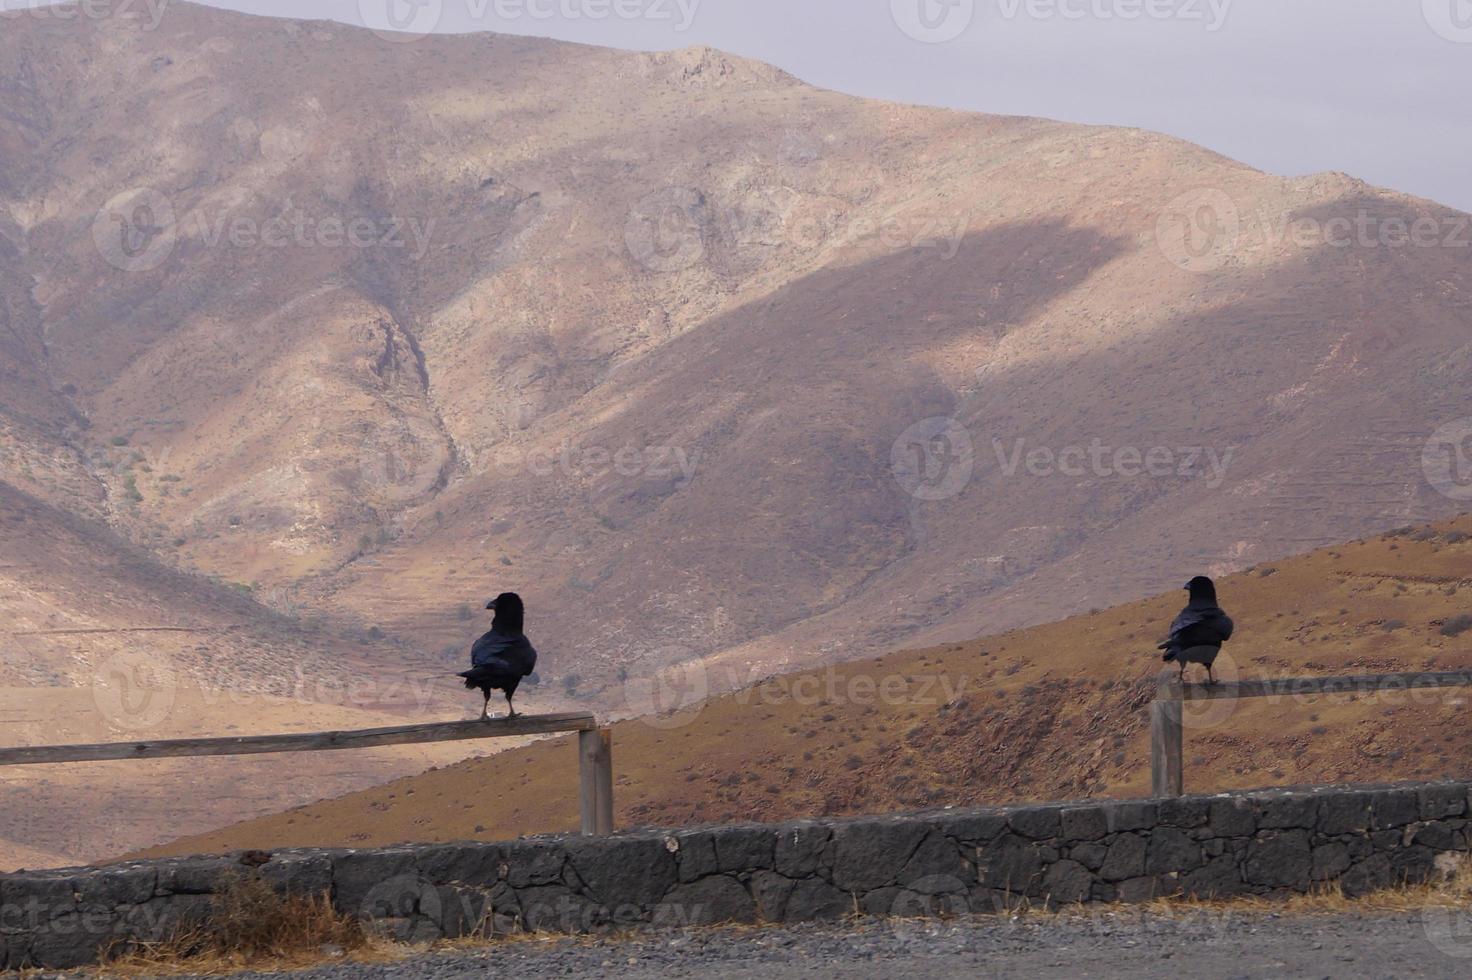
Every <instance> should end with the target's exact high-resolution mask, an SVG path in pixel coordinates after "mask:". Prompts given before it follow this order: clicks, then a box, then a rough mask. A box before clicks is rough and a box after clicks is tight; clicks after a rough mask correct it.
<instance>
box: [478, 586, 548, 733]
mask: <svg viewBox="0 0 1472 980" xmlns="http://www.w3.org/2000/svg"><path fill="white" fill-rule="evenodd" d="M486 608H487V609H492V610H495V613H496V616H495V618H494V619H492V620H491V631H490V632H489V633H487V634H486V635H485V636H482V637H481V638H480V639H478V640H476V641H475V646H473V647H471V648H470V663H471V669H470V670H467V671H465V672H464V673H463V674H460V675H459V676H460V677H463V678H465V686H466V688H468V689H470V690H475V689H476V688H480V692H481V693H482V694H484V695H485V697H486V703H485V705H484V707H482V708H481V712H480V717H481V720H483V721H484V720H485V719H486V718H488V717H490V708H491V692H492V691H504V692H505V693H506V709H507V711H508V712H509V713H508V714H507V716H506V717H508V718H515V717H516V708H515V707H514V706H513V705H512V703H511V698H512V696H513V695H515V694H516V689H517V687H519V686H520V685H521V681H522V678H524V677H527V676H528V675H530V674H531V672H532V671H533V670H535V669H536V667H537V651H536V650H535V649H533V648H532V645H531V643H530V642H528V640H527V638H526V636H525V635H524V634H523V633H522V630H523V624H524V621H525V618H526V609H525V607H524V606H522V604H521V596H519V595H517V594H516V593H514V592H503V593H502V594H501V595H498V596H497V597H496V598H494V599H492V600H491V601H490V602H488V603H486Z"/></svg>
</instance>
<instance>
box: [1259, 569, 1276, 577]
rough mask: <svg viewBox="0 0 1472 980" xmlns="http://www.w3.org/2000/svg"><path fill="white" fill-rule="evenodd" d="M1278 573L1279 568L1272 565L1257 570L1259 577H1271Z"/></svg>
mask: <svg viewBox="0 0 1472 980" xmlns="http://www.w3.org/2000/svg"><path fill="white" fill-rule="evenodd" d="M1277 574H1278V570H1277V569H1276V568H1272V567H1268V568H1259V569H1258V570H1257V576H1258V578H1269V577H1271V576H1273V575H1277Z"/></svg>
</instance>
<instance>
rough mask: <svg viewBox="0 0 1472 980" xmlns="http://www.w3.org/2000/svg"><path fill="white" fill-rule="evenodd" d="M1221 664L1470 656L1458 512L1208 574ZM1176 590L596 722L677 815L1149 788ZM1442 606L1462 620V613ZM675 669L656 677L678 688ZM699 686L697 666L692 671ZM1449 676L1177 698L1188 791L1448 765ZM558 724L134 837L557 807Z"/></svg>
mask: <svg viewBox="0 0 1472 980" xmlns="http://www.w3.org/2000/svg"><path fill="white" fill-rule="evenodd" d="M1219 587H1220V594H1221V597H1222V602H1223V604H1224V605H1225V606H1226V607H1227V608H1228V610H1229V612H1231V613H1232V614H1233V616H1234V617H1235V619H1236V621H1237V624H1238V631H1237V636H1236V637H1235V638H1234V639H1233V641H1232V643H1231V644H1230V646H1229V648H1228V651H1227V653H1224V655H1223V657H1222V659H1221V660H1220V661H1219V662H1218V670H1219V672H1220V676H1226V677H1241V678H1246V677H1262V676H1267V677H1283V676H1291V677H1297V676H1311V675H1327V674H1342V673H1371V672H1387V671H1397V670H1420V669H1426V668H1439V669H1468V668H1472V598H1469V596H1472V593H1469V589H1472V518H1468V517H1463V518H1460V519H1458V520H1456V521H1454V522H1452V523H1450V524H1446V525H1441V526H1439V527H1436V528H1433V529H1425V530H1419V531H1405V532H1398V533H1395V534H1391V535H1386V536H1382V537H1379V538H1374V539H1371V540H1366V541H1362V542H1358V543H1354V544H1349V545H1345V546H1343V547H1338V548H1332V549H1328V550H1323V551H1318V552H1314V553H1312V554H1309V555H1305V556H1302V557H1299V558H1293V559H1289V560H1288V561H1285V562H1281V563H1275V564H1273V565H1264V566H1260V567H1258V568H1255V569H1253V570H1251V571H1249V572H1245V573H1242V574H1239V575H1233V576H1231V577H1230V578H1227V579H1225V580H1223V581H1221V582H1219ZM1183 597H1184V594H1183V593H1178V592H1172V593H1169V594H1166V595H1163V596H1160V597H1158V598H1155V599H1150V600H1147V601H1144V602H1137V603H1132V604H1129V605H1126V606H1120V607H1117V608H1114V609H1108V610H1104V611H1101V612H1097V613H1091V614H1088V615H1085V616H1081V617H1077V618H1074V619H1069V620H1066V621H1063V622H1059V623H1054V624H1050V625H1047V626H1040V627H1035V628H1032V629H1028V630H1022V631H1017V632H1011V633H1006V634H1003V635H1000V636H992V637H987V638H985V639H982V640H974V641H971V642H967V643H962V644H956V645H948V646H944V647H937V648H934V649H930V650H922V651H917V652H912V653H897V654H892V655H889V656H886V657H883V658H880V659H878V660H873V661H865V662H859V663H849V664H846V665H843V666H839V667H835V668H832V669H831V670H828V671H826V672H819V673H816V674H812V673H810V674H795V675H788V676H784V677H780V678H776V679H773V680H769V681H767V682H765V683H763V684H760V685H757V686H755V687H753V688H750V689H747V690H744V691H741V692H738V693H736V694H734V695H728V696H726V697H722V698H719V699H716V700H713V701H711V702H709V703H695V702H680V701H679V700H678V697H677V699H676V703H674V704H673V705H671V706H672V707H674V708H678V709H682V710H676V711H672V712H670V713H667V714H665V715H662V716H657V717H651V718H644V719H632V720H629V721H624V722H621V723H620V724H618V725H616V726H615V730H614V759H615V783H616V801H617V807H618V813H617V816H618V820H619V822H620V823H621V824H622V825H624V826H628V825H631V824H643V825H656V826H678V825H682V824H687V823H696V822H704V821H729V820H748V819H753V818H755V819H762V820H778V819H786V818H793V817H800V816H811V815H815V814H845V813H860V812H869V813H873V812H885V811H890V810H899V809H913V808H923V807H933V806H939V805H964V804H968V803H995V802H1004V801H1020V800H1029V799H1032V800H1037V799H1067V798H1080V797H1087V796H1132V795H1144V794H1146V793H1148V791H1149V769H1150V766H1149V733H1148V728H1147V722H1146V718H1145V705H1146V704H1147V703H1148V701H1149V700H1150V699H1151V698H1152V697H1153V691H1154V685H1153V679H1154V677H1155V676H1156V675H1157V674H1158V672H1159V669H1160V668H1161V667H1162V665H1161V664H1160V661H1159V660H1158V659H1157V657H1158V654H1157V653H1155V652H1154V645H1155V642H1156V640H1157V637H1158V635H1159V634H1161V633H1162V632H1163V631H1164V629H1165V626H1166V624H1168V623H1169V621H1170V618H1171V617H1172V616H1173V615H1174V614H1175V612H1176V610H1177V609H1179V608H1180V606H1181V604H1182V602H1183ZM1457 617H1462V618H1463V620H1465V622H1464V624H1463V626H1464V627H1467V628H1465V629H1464V630H1463V631H1462V632H1457V630H1458V626H1457V625H1456V623H1455V620H1456V619H1457ZM691 680H692V678H691V677H690V676H689V675H688V674H685V675H674V676H671V677H668V678H666V685H665V690H666V691H667V692H671V693H673V692H678V691H679V690H680V689H681V687H680V682H682V681H683V682H685V684H686V685H687V687H686V689H688V684H689V682H690V681H691ZM697 686H698V685H697ZM1467 697H1468V695H1467V694H1466V693H1465V692H1461V691H1439V692H1416V693H1415V694H1409V693H1407V692H1399V693H1396V692H1388V693H1385V694H1379V695H1374V696H1362V697H1358V698H1353V699H1349V698H1328V697H1322V698H1317V699H1294V700H1269V699H1264V700H1261V701H1254V702H1242V703H1240V704H1230V703H1224V702H1214V703H1212V705H1210V706H1209V707H1208V708H1207V709H1205V710H1198V708H1197V707H1196V706H1190V707H1188V709H1187V716H1186V723H1187V735H1186V739H1187V742H1186V757H1187V786H1188V788H1189V789H1192V790H1196V791H1211V790H1224V789H1231V788H1242V787H1256V786H1265V785H1281V784H1294V783H1310V782H1329V781H1377V780H1388V779H1416V778H1432V777H1438V776H1452V775H1457V776H1463V775H1465V773H1466V769H1465V760H1466V758H1467V752H1468V749H1469V748H1472V732H1468V730H1467V728H1466V726H1465V725H1464V724H1463V716H1464V713H1465V710H1466V702H1467ZM575 755H576V752H575V751H574V749H573V747H572V746H571V745H570V744H568V743H567V742H566V741H565V740H558V741H555V742H546V743H543V744H539V745H536V746H534V747H531V748H527V749H521V750H517V751H514V752H507V753H504V754H500V755H497V756H493V757H490V758H485V759H479V760H473V761H468V762H464V763H460V764H458V765H455V766H451V767H448V768H444V769H440V770H437V771H433V772H427V773H425V774H423V775H420V776H415V777H412V778H410V779H403V780H399V781H397V782H394V783H390V784H388V785H386V786H383V787H379V788H376V789H373V790H369V791H366V792H363V793H357V794H353V795H350V796H347V797H344V798H342V799H339V800H329V801H325V802H322V803H319V804H315V805H313V806H308V807H303V808H300V809H297V810H293V811H291V812H288V813H284V814H279V815H276V816H272V817H269V818H265V819H260V820H254V821H249V822H246V823H242V824H239V825H237V826H234V827H228V828H225V829H224V830H221V831H218V832H216V833H212V834H206V835H203V836H199V837H192V838H187V839H184V840H180V841H175V842H173V843H171V844H169V845H167V846H166V847H162V848H157V849H155V850H153V851H150V852H148V853H150V854H185V853H206V852H215V851H228V850H233V849H238V848H248V847H282V846H289V845H304V846H311V845H355V844H387V843H392V842H400V841H445V840H475V839H480V840H495V839H501V838H507V837H512V836H515V835H518V834H531V833H545V832H551V831H562V830H569V829H572V828H573V827H575V826H576V807H577V802H576V761H575Z"/></svg>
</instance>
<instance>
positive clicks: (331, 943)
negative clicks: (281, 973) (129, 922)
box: [104, 874, 368, 973]
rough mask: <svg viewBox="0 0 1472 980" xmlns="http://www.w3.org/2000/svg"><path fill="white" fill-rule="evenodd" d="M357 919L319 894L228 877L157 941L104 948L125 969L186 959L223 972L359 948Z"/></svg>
mask: <svg viewBox="0 0 1472 980" xmlns="http://www.w3.org/2000/svg"><path fill="white" fill-rule="evenodd" d="M367 944H368V936H367V935H366V933H365V932H364V930H363V925H362V923H361V922H360V921H359V920H358V919H357V918H354V917H353V916H349V915H344V914H342V913H340V912H338V911H337V910H336V909H334V908H333V907H332V900H331V899H330V898H329V897H328V896H327V895H325V894H323V895H310V896H308V895H284V894H282V893H280V892H278V891H277V890H276V889H275V888H274V887H272V886H271V884H270V882H268V881H266V880H264V879H263V878H261V877H260V876H259V875H254V874H251V875H243V874H236V875H228V876H226V877H224V878H222V879H221V880H220V881H219V882H217V883H216V885H215V891H214V894H213V895H212V896H211V897H210V908H209V912H208V913H207V914H206V915H205V917H204V918H203V919H202V920H199V921H194V922H188V923H184V924H181V926H180V927H179V928H178V929H177V930H176V931H175V932H174V934H173V935H172V936H169V937H167V938H166V939H165V940H164V941H162V942H160V943H156V944H148V945H145V946H136V947H128V946H121V947H118V948H117V949H116V950H113V951H109V952H108V953H107V954H106V955H105V956H104V960H105V962H106V963H107V964H108V965H110V966H115V967H121V968H122V969H123V970H124V971H125V972H132V971H148V972H155V971H158V970H160V968H164V969H168V968H174V967H177V966H178V965H180V964H182V963H185V962H188V963H195V964H201V965H202V966H205V967H207V968H208V972H210V973H214V972H223V971H225V970H231V968H235V969H239V968H240V967H244V966H249V965H252V964H256V963H261V962H263V961H271V960H287V959H292V958H304V959H305V958H316V957H318V956H320V955H321V951H322V949H323V948H324V947H337V948H339V949H341V950H343V951H348V950H356V949H362V948H363V947H364V946H366V945H367Z"/></svg>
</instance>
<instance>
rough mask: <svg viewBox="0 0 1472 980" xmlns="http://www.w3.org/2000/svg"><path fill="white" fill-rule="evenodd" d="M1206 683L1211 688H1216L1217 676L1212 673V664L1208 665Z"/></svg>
mask: <svg viewBox="0 0 1472 980" xmlns="http://www.w3.org/2000/svg"><path fill="white" fill-rule="evenodd" d="M1206 683H1207V684H1208V685H1209V686H1211V687H1215V686H1216V675H1215V674H1213V673H1212V672H1211V664H1207V665H1206Z"/></svg>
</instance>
